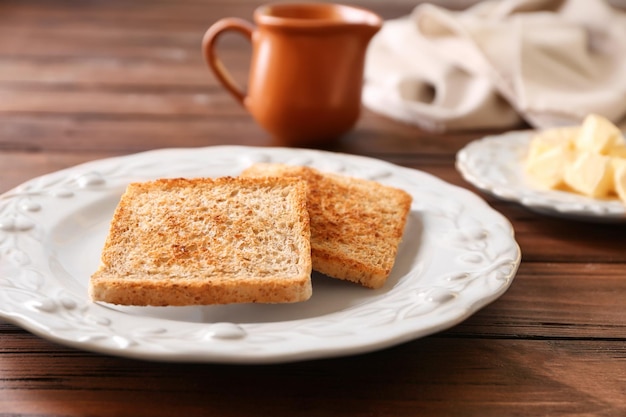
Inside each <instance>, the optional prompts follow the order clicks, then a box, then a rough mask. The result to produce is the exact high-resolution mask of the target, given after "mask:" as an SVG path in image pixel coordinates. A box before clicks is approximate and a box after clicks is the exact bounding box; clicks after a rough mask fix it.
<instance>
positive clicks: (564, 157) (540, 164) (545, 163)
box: [525, 146, 573, 189]
mask: <svg viewBox="0 0 626 417" xmlns="http://www.w3.org/2000/svg"><path fill="white" fill-rule="evenodd" d="M572 158H573V153H572V150H570V149H568V148H565V147H559V146H557V147H552V148H545V149H542V150H541V151H540V152H538V151H537V152H536V153H535V154H534V155H532V156H530V155H529V158H528V159H527V160H526V165H525V168H526V173H527V174H528V175H529V176H530V179H531V180H532V181H533V183H534V184H535V185H536V186H537V187H540V188H544V189H551V188H559V187H561V186H562V185H563V181H564V176H565V168H566V166H568V165H569V163H570V162H571V160H572Z"/></svg>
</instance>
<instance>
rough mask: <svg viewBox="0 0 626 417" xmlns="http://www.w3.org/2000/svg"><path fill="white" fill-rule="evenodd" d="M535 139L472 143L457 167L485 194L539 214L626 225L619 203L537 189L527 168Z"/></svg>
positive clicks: (522, 136) (521, 136) (520, 136)
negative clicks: (530, 178) (530, 145)
mask: <svg viewBox="0 0 626 417" xmlns="http://www.w3.org/2000/svg"><path fill="white" fill-rule="evenodd" d="M531 137H532V131H520V132H509V133H505V134H502V135H497V136H488V137H485V138H483V139H479V140H476V141H473V142H470V143H469V144H468V145H467V146H465V147H464V148H463V149H461V150H460V151H459V152H458V154H457V158H456V167H457V169H458V171H459V172H460V173H461V175H462V176H463V178H465V179H466V180H467V181H468V182H470V183H472V184H473V185H475V186H476V187H477V188H479V189H481V190H482V191H485V192H487V193H489V194H491V195H493V196H495V197H498V198H500V199H502V200H506V201H513V202H516V203H519V204H522V205H524V206H526V207H527V208H529V209H531V210H533V211H536V212H538V213H542V214H547V215H551V216H557V217H564V218H568V219H573V220H580V221H590V222H624V221H626V206H625V205H624V204H623V203H622V202H621V201H619V200H617V199H610V200H609V199H607V200H600V199H594V198H589V197H585V196H583V195H580V194H576V193H570V192H567V191H557V190H541V189H538V188H536V187H533V186H532V184H531V183H530V182H529V181H528V178H527V177H526V175H525V173H524V167H523V161H524V158H525V157H526V154H527V151H528V146H529V144H530V140H531Z"/></svg>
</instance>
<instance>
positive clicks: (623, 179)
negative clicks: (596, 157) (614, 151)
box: [612, 158, 626, 204]
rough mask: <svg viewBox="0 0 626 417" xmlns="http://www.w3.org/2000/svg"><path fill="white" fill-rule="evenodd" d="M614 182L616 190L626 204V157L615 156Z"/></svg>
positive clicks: (613, 161)
mask: <svg viewBox="0 0 626 417" xmlns="http://www.w3.org/2000/svg"><path fill="white" fill-rule="evenodd" d="M612 163H613V182H614V184H615V186H614V187H615V192H616V193H617V196H618V197H619V199H620V200H622V202H623V203H624V204H626V158H613V160H612Z"/></svg>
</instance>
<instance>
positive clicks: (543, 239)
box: [0, 0, 626, 417]
mask: <svg viewBox="0 0 626 417" xmlns="http://www.w3.org/2000/svg"><path fill="white" fill-rule="evenodd" d="M355 3H356V4H359V5H362V6H365V7H369V8H371V9H373V10H374V11H376V12H378V13H380V14H381V15H383V17H385V18H393V17H398V16H401V15H404V14H407V13H409V12H410V11H411V10H412V9H413V7H414V6H415V5H416V2H413V1H407V0H393V1H385V0H362V1H358V2H355ZM469 3H471V2H470V1H448V2H446V4H447V5H449V6H450V7H452V8H463V7H466V6H467V5H468V4H469ZM259 4H260V2H259V1H253V0H236V1H208V0H207V1H204V0H182V1H176V2H174V1H168V0H155V1H148V0H134V1H122V0H112V1H78V0H61V1H51V0H34V1H29V2H20V1H17V0H13V1H9V0H5V1H1V2H0V192H5V191H7V190H9V189H11V188H13V187H15V186H18V185H19V184H21V183H22V182H24V181H27V180H29V179H31V178H33V177H36V176H39V175H43V174H46V173H49V172H54V171H57V170H59V169H63V168H66V167H70V166H73V165H76V164H79V163H83V162H87V161H91V160H95V159H101V158H107V157H113V156H118V155H125V154H129V153H134V152H141V151H145V150H149V149H155V148H168V147H180V146H182V147H198V146H211V145H223V144H238V145H247V146H270V145H272V142H271V139H270V138H269V137H268V136H267V134H265V132H263V131H262V130H261V129H260V128H259V127H258V126H256V125H255V124H254V122H253V121H252V119H251V117H250V116H249V115H248V114H247V113H246V112H245V111H244V110H243V109H242V108H241V107H240V106H239V105H237V103H235V101H234V100H233V99H232V98H231V97H230V96H229V95H228V94H227V93H226V92H225V90H223V89H222V88H221V87H220V86H219V85H218V83H217V82H216V80H215V79H214V78H213V77H212V76H211V75H210V74H209V72H208V70H207V69H206V66H205V64H204V62H203V60H202V57H201V55H200V40H201V38H202V35H203V33H204V31H205V30H206V28H207V27H208V26H209V25H210V24H211V23H212V22H214V21H216V20H217V19H219V18H221V17H226V16H240V17H244V18H249V17H250V16H251V14H252V11H253V10H254V8H255V7H256V6H258V5H259ZM220 51H221V54H222V57H223V59H224V61H225V62H226V64H227V65H228V66H229V68H231V70H232V72H233V74H234V76H235V78H236V79H237V80H238V81H239V82H240V83H241V84H242V85H244V84H245V82H246V73H247V65H248V62H249V45H248V44H247V43H246V42H245V41H244V40H242V39H240V38H238V37H237V36H226V37H224V39H223V40H222V42H221V43H220ZM516 128H519V129H524V128H527V127H526V126H523V125H522V126H518V127H516ZM490 133H497V132H489V131H480V132H478V131H474V132H455V133H449V134H436V133H431V132H425V131H422V130H419V129H417V128H414V127H411V126H408V125H404V124H400V123H397V122H394V121H391V120H389V119H386V118H384V117H381V116H379V115H376V114H373V113H371V112H369V111H366V110H364V111H363V114H362V117H361V119H360V121H359V123H358V125H357V126H356V127H355V129H354V130H353V131H352V132H350V133H349V134H347V135H346V136H345V137H343V138H341V139H340V140H338V141H337V142H336V143H333V144H331V145H328V146H327V147H325V148H324V149H328V150H332V151H337V152H345V153H350V154H357V155H366V156H371V157H376V158H380V159H384V160H387V161H389V162H392V163H395V164H398V165H402V166H406V167H410V168H415V169H419V170H422V171H425V172H428V173H430V174H433V175H435V176H437V177H440V178H442V179H443V180H445V181H447V182H450V183H452V184H455V185H457V186H459V187H463V188H467V189H469V190H471V191H475V192H477V193H478V194H479V195H480V196H481V197H483V198H484V199H485V201H487V203H488V204H490V205H491V206H492V207H494V208H495V209H496V210H498V211H500V212H501V213H502V214H503V215H504V216H506V217H507V218H508V219H509V220H510V221H511V222H512V224H513V226H514V229H515V233H516V239H517V241H518V243H519V245H520V247H521V249H522V253H523V259H522V263H521V265H520V268H519V271H518V274H517V276H516V279H515V280H514V282H513V285H512V286H511V288H510V289H509V290H508V292H507V293H505V294H504V295H503V296H502V297H501V298H499V299H498V300H496V301H495V302H493V303H492V304H490V305H489V306H487V307H486V308H484V309H482V310H481V311H479V312H478V313H476V314H475V315H473V316H472V317H470V318H468V319H467V320H465V321H464V322H462V323H460V324H458V325H457V326H454V327H453V328H451V329H448V330H446V331H443V332H440V333H438V334H435V335H432V336H430V337H425V338H422V339H418V340H415V341H412V342H408V343H405V344H402V345H400V346H396V347H392V348H388V349H384V350H381V351H378V352H373V353H369V354H362V355H357V356H352V357H344V358H334V359H325V360H318V361H306V362H299V363H291V364H283V365H264V366H226V365H207V364H177V363H158V362H148V361H141V360H130V359H124V358H117V357H111V356H106V355H99V354H93V353H88V352H83V351H80V350H76V349H72V348H69V347H64V346H60V345H57V344H55V343H53V342H50V341H47V340H45V339H42V338H40V337H38V336H36V335H33V334H30V333H28V332H26V331H24V330H22V329H20V328H19V327H17V326H15V325H13V324H11V323H9V322H8V321H2V320H0V416H7V417H8V416H18V415H19V416H33V417H34V416H38V417H42V416H72V417H73V416H76V417H78V416H129V417H130V416H133V417H134V416H171V415H184V416H194V415H215V416H250V415H272V416H276V417H280V416H294V415H295V416H363V417H366V416H368V417H373V416H380V417H382V416H395V417H399V416H416V415H420V416H481V417H484V416H487V417H489V416H494V417H496V416H497V417H501V416H523V417H526V416H557V417H558V416H578V417H582V416H600V417H613V416H615V417H617V416H624V415H626V303H625V302H624V300H625V299H626V243H625V242H626V240H625V239H624V236H626V225H606V224H604V225H603V224H590V223H589V224H588V223H582V222H579V223H575V222H571V221H567V220H563V219H558V218H550V217H545V216H541V215H538V214H535V213H533V212H531V211H529V210H527V209H525V208H523V207H520V206H518V205H516V204H513V203H508V202H503V201H499V200H496V199H494V198H493V197H491V196H487V195H483V194H482V193H480V192H479V191H478V190H476V189H474V188H473V187H472V186H471V185H470V184H468V183H467V182H465V181H464V180H463V179H462V177H461V176H460V174H459V173H458V172H457V171H456V170H455V168H454V161H455V155H456V152H457V151H458V150H459V149H461V148H462V147H463V146H464V145H465V144H466V143H468V142H469V141H471V140H473V139H476V138H479V137H481V136H484V135H486V134H490ZM0 279H2V271H0Z"/></svg>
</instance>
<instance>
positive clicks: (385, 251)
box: [242, 163, 412, 288]
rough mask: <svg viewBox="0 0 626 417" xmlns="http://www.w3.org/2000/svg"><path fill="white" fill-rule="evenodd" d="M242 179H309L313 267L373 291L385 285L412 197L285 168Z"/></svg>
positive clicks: (260, 168)
mask: <svg viewBox="0 0 626 417" xmlns="http://www.w3.org/2000/svg"><path fill="white" fill-rule="evenodd" d="M242 176H257V177H258V176H270V177H271V176H280V177H296V178H302V179H304V180H306V182H307V184H308V194H307V208H308V210H309V216H310V221H311V251H312V261H313V269H314V270H316V271H318V272H321V273H323V274H326V275H328V276H330V277H333V278H339V279H344V280H348V281H353V282H357V283H360V284H362V285H364V286H366V287H370V288H380V287H382V286H383V285H384V283H385V282H386V280H387V278H388V277H389V274H390V272H391V269H392V268H393V265H394V263H395V259H396V255H397V252H398V246H399V244H400V241H401V240H402V235H403V232H404V226H405V224H406V220H407V216H408V213H409V210H410V208H411V201H412V198H411V196H410V195H409V194H408V193H406V192H405V191H403V190H399V189H397V188H392V187H388V186H385V185H382V184H380V183H377V182H375V181H368V180H363V179H358V178H352V177H348V176H343V175H337V174H330V173H321V172H319V171H317V170H315V169H313V168H310V167H302V166H289V165H284V164H269V163H259V164H255V165H253V166H251V167H249V168H247V169H246V170H244V171H243V173H242Z"/></svg>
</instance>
